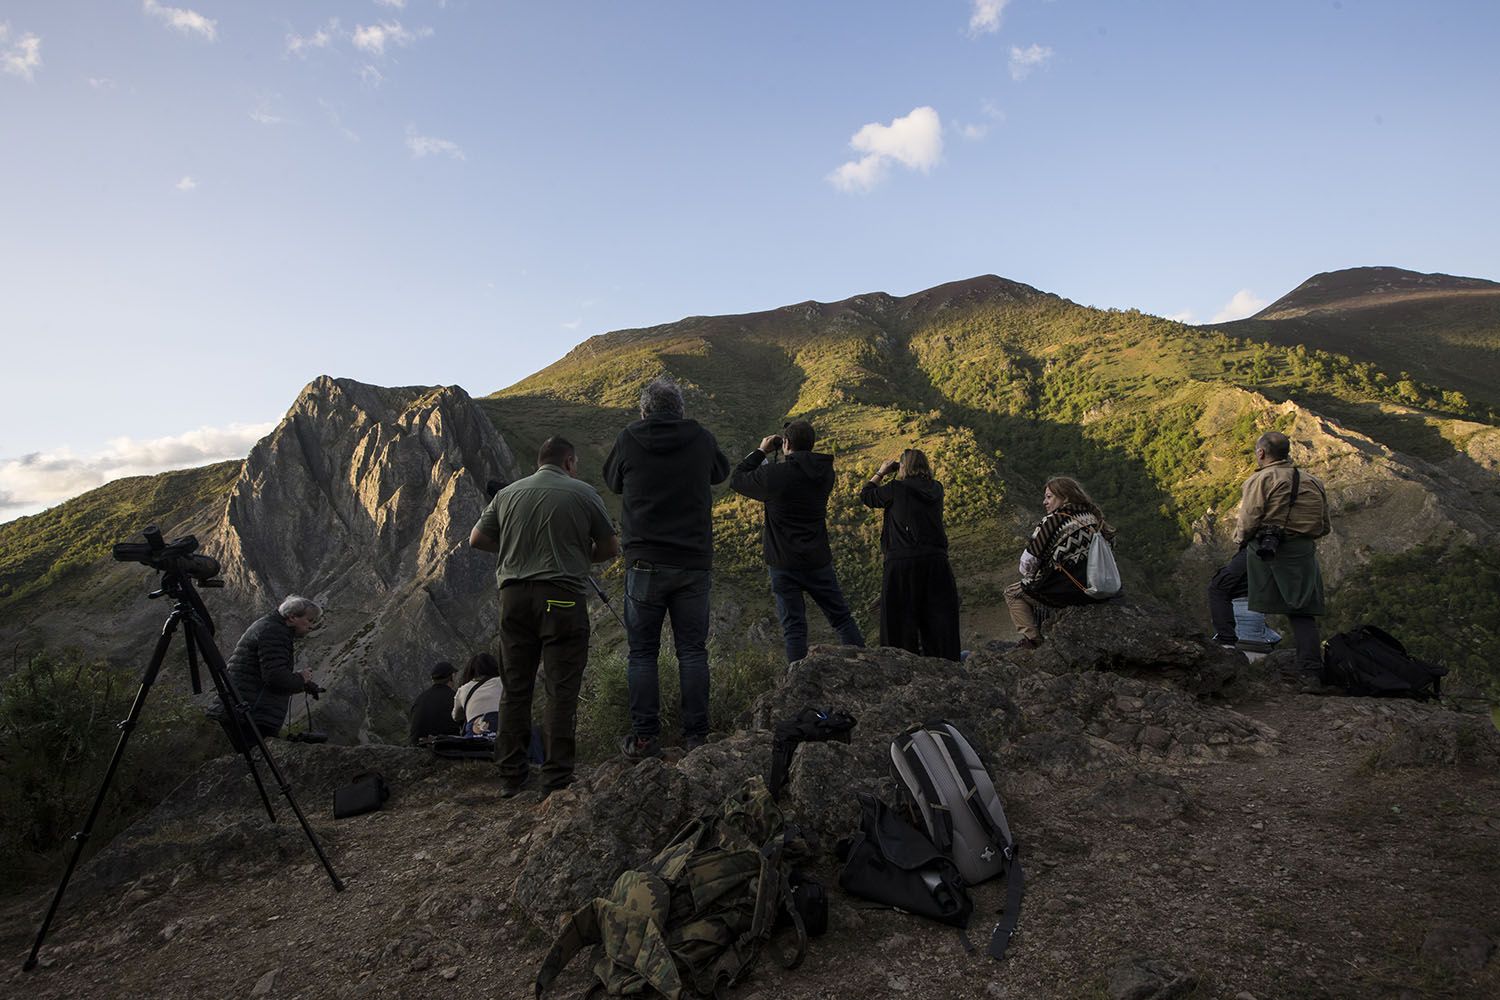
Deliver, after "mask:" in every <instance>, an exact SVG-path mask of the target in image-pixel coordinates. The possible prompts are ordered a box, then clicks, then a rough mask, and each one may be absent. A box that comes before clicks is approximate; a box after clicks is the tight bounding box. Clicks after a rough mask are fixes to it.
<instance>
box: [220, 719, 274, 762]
mask: <svg viewBox="0 0 1500 1000" xmlns="http://www.w3.org/2000/svg"><path fill="white" fill-rule="evenodd" d="M217 721H218V723H219V725H221V726H223V727H224V734H225V735H226V736H228V737H229V745H230V746H232V747H234V752H235V753H244V752H245V748H246V747H247V746H252V747H253V746H254V745H255V738H254V737H252V736H251V735H250V734H249V733H248V732H247V733H245V734H244V735H243V736H241V734H240V727H239V726H237V725H235V721H234V717H233V716H232V715H226V716H224V717H223V718H222V719H218V720H217ZM245 725H247V726H256V727H257V728H259V729H260V734H261V736H263V737H265V738H266V739H271V738H273V737H275V736H276V735H278V734H279V733H280V732H281V727H280V726H279V725H278V726H273V725H271V724H269V723H265V722H261V723H257V722H256V721H255V720H254V719H250V720H247V721H246V722H245ZM247 740H248V741H249V742H248V744H247V743H246V741H247Z"/></svg>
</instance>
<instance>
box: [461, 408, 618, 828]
mask: <svg viewBox="0 0 1500 1000" xmlns="http://www.w3.org/2000/svg"><path fill="white" fill-rule="evenodd" d="M577 476H578V455H577V454H576V453H575V452H574V450H573V446H572V445H571V444H569V443H568V442H567V441H565V440H563V439H562V438H560V437H550V438H548V439H547V440H546V441H544V442H542V448H541V452H540V454H538V456H537V470H536V472H535V473H534V474H532V475H530V476H527V477H526V478H525V479H520V480H517V481H516V482H514V483H511V484H510V485H509V486H507V487H505V488H504V489H502V490H501V491H500V492H498V493H496V494H495V496H494V497H493V498H492V499H491V500H490V503H489V506H488V507H486V508H485V509H484V513H483V514H481V515H480V517H479V523H477V524H475V525H474V530H473V531H471V532H470V533H469V544H470V545H472V546H474V548H476V549H479V550H480V551H482V552H496V553H499V556H500V559H499V563H498V564H497V566H496V568H495V579H496V582H498V583H499V585H500V652H501V657H500V659H501V668H500V676H501V677H502V678H503V680H504V681H505V692H504V694H502V695H501V696H500V732H499V734H498V735H497V737H496V739H495V761H496V763H497V764H498V766H499V770H500V794H501V796H502V797H504V798H510V797H511V796H513V795H515V794H516V793H517V792H519V791H520V790H521V788H522V787H523V786H524V785H525V784H526V779H527V777H528V776H529V770H530V765H529V764H528V762H527V760H526V745H527V741H528V738H529V734H530V732H531V695H532V690H533V688H534V687H535V686H536V672H537V667H538V665H540V666H541V667H542V668H543V670H542V685H543V687H545V688H546V690H547V709H546V712H545V713H544V714H543V716H542V750H543V756H544V758H545V759H544V761H543V763H542V797H543V798H546V797H547V796H548V795H550V794H551V793H552V792H555V791H556V790H558V789H559V788H565V787H567V786H568V785H569V784H571V783H572V781H573V763H574V757H575V728H576V724H577V720H578V691H579V689H580V688H581V687H582V686H583V668H584V666H585V665H586V664H587V663H588V655H589V615H588V604H587V600H586V598H587V593H588V585H589V573H590V572H591V570H592V565H593V564H594V563H598V562H607V561H609V560H610V559H613V558H615V557H616V556H618V555H619V554H620V540H619V538H617V537H616V535H615V529H614V525H613V524H612V523H611V522H610V519H609V513H608V512H607V511H606V510H605V509H604V501H603V500H600V499H599V494H598V493H597V492H595V490H594V488H593V487H591V486H589V485H588V484H587V483H584V482H580V481H579V480H578V478H577Z"/></svg>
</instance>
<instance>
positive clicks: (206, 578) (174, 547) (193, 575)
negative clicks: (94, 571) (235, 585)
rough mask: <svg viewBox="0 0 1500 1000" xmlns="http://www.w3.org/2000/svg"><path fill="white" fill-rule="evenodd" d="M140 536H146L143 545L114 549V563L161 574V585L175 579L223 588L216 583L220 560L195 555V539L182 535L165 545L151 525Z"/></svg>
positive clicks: (123, 545) (130, 543)
mask: <svg viewBox="0 0 1500 1000" xmlns="http://www.w3.org/2000/svg"><path fill="white" fill-rule="evenodd" d="M142 534H143V535H145V536H146V541H145V544H142V543H140V542H119V543H118V544H116V545H115V547H114V550H113V554H114V557H115V562H135V563H140V564H141V565H142V566H149V567H151V568H152V569H154V570H156V571H158V572H160V573H161V574H162V583H163V585H166V584H168V583H169V578H178V579H181V580H182V581H184V582H187V581H192V580H196V581H197V582H198V583H200V584H202V585H203V586H205V587H222V586H224V581H223V580H220V579H218V576H219V560H217V559H215V558H214V557H213V556H209V555H203V554H201V553H199V554H195V553H198V539H197V538H195V537H194V536H192V535H183V536H182V537H181V538H179V539H177V540H176V541H175V542H172V543H171V544H168V543H166V542H165V541H163V540H162V537H161V529H160V528H158V527H157V526H156V525H154V524H148V525H147V526H146V528H145V530H144V531H143V532H142ZM168 592H169V593H170V591H168ZM173 596H176V595H175V594H174V595H173Z"/></svg>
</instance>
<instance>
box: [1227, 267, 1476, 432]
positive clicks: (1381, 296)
mask: <svg viewBox="0 0 1500 1000" xmlns="http://www.w3.org/2000/svg"><path fill="white" fill-rule="evenodd" d="M1219 329H1221V330H1223V331H1224V332H1226V333H1229V334H1233V335H1235V336H1242V337H1250V338H1254V339H1257V340H1264V341H1267V342H1269V343H1274V344H1280V345H1284V346H1295V345H1298V344H1303V345H1306V346H1307V347H1308V348H1309V349H1313V348H1321V349H1323V350H1327V351H1333V352H1336V353H1341V354H1347V355H1351V356H1353V357H1357V358H1361V359H1363V360H1367V361H1371V362H1373V363H1375V364H1376V365H1379V366H1380V367H1382V368H1384V369H1386V370H1387V371H1389V372H1391V373H1392V374H1395V375H1398V376H1399V375H1400V373H1402V372H1407V373H1409V374H1410V376H1411V379H1412V380H1414V381H1425V382H1430V383H1434V384H1436V385H1440V386H1442V387H1444V388H1445V389H1447V390H1449V391H1450V392H1459V393H1463V394H1464V395H1465V396H1466V397H1467V398H1468V399H1469V400H1473V401H1475V402H1482V403H1484V404H1486V405H1488V406H1490V407H1496V408H1500V283H1496V282H1493V281H1485V280H1483V279H1480V278H1462V277H1455V276H1453V275H1447V274H1419V273H1417V272H1415V271H1406V270H1402V269H1400V268H1394V267H1356V268H1349V269H1347V270H1343V271H1333V272H1328V273H1324V274H1318V275H1314V276H1313V277H1311V278H1309V279H1308V280H1307V281H1305V282H1303V283H1302V284H1301V285H1299V286H1298V287H1297V288H1295V289H1293V290H1292V291H1291V292H1289V293H1287V294H1286V295H1285V296H1283V297H1282V298H1280V299H1278V300H1277V301H1276V302H1273V303H1271V305H1269V306H1267V307H1266V308H1265V309H1263V310H1261V311H1260V312H1259V313H1257V314H1256V315H1254V316H1252V317H1251V318H1249V319H1246V320H1240V321H1238V322H1235V323H1225V324H1222V325H1220V327H1219Z"/></svg>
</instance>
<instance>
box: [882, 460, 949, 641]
mask: <svg viewBox="0 0 1500 1000" xmlns="http://www.w3.org/2000/svg"><path fill="white" fill-rule="evenodd" d="M897 471H899V472H900V473H901V478H900V479H896V480H893V481H891V482H889V483H883V482H882V480H884V479H885V477H886V476H889V475H890V474H891V473H893V472H897ZM859 499H860V502H861V503H863V504H864V505H865V506H866V507H877V508H879V509H881V510H883V511H885V523H884V524H883V525H882V526H881V528H880V551H881V554H882V555H884V557H885V568H884V571H883V572H882V573H881V577H880V644H881V645H882V646H897V647H899V648H901V649H906V650H910V651H911V652H913V653H917V654H919V655H922V656H939V657H942V658H943V659H945V660H957V659H958V658H959V644H958V585H957V583H955V582H954V579H953V569H952V567H950V566H949V565H948V535H947V533H946V532H945V531H944V530H943V484H942V483H940V482H938V481H937V480H936V479H933V478H932V466H930V465H928V464H927V456H926V455H924V454H922V453H921V452H920V451H917V450H916V449H915V448H908V449H906V450H905V451H903V452H902V453H901V457H900V459H896V460H893V461H890V462H886V463H885V464H884V465H882V466H881V467H880V468H879V469H877V470H876V471H875V475H873V476H871V477H870V481H869V482H867V483H865V485H864V489H862V490H860V491H859Z"/></svg>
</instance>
